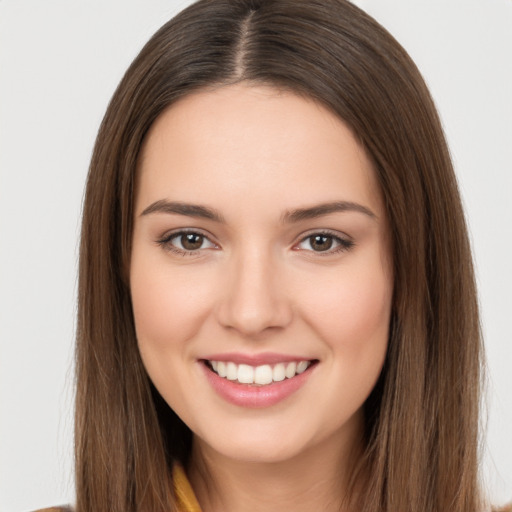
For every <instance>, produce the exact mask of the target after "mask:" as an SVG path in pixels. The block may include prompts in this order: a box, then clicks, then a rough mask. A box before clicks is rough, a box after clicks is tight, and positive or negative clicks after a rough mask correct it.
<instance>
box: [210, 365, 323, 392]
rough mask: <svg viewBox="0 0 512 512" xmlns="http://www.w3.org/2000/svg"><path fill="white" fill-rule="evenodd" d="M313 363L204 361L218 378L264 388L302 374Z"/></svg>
mask: <svg viewBox="0 0 512 512" xmlns="http://www.w3.org/2000/svg"><path fill="white" fill-rule="evenodd" d="M312 363H313V361H305V360H304V361H290V362H283V363H277V364H273V365H270V364H263V365H260V366H251V365H248V364H236V363H234V362H232V361H206V364H207V365H208V366H209V368H210V369H211V370H212V371H213V372H215V373H216V374H217V375H218V376H219V377H222V378H223V379H227V380H230V381H234V382H238V383H239V384H253V385H255V386H266V385H269V384H272V383H274V382H282V381H283V380H285V379H291V378H293V377H295V376H296V375H300V374H301V373H304V372H305V371H306V370H307V369H308V368H309V367H310V366H311V364H312Z"/></svg>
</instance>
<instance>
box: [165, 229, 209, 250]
mask: <svg viewBox="0 0 512 512" xmlns="http://www.w3.org/2000/svg"><path fill="white" fill-rule="evenodd" d="M184 235H197V236H200V237H203V239H204V240H207V241H208V242H209V243H210V244H212V245H213V246H214V247H217V244H215V243H214V242H212V241H211V240H210V238H209V237H208V236H207V235H205V234H204V233H202V232H201V231H198V230H197V229H190V230H188V229H182V230H180V231H175V232H173V233H168V234H165V235H164V236H163V237H162V238H160V239H158V240H157V243H158V245H160V246H161V247H162V248H163V249H165V250H166V251H169V252H173V253H175V254H178V255H179V256H198V255H199V252H200V251H201V250H204V249H196V250H194V251H191V250H186V249H180V248H178V247H175V246H174V245H172V243H171V242H172V241H173V240H175V239H179V238H181V237H182V236H184Z"/></svg>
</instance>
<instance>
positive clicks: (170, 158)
mask: <svg viewBox="0 0 512 512" xmlns="http://www.w3.org/2000/svg"><path fill="white" fill-rule="evenodd" d="M138 173H139V179H138V191H137V198H138V200H137V203H138V204H137V208H138V209H139V210H140V209H141V208H144V205H143V204H141V203H146V204H147V203H149V202H151V201H155V200H159V199H162V198H167V199H171V200H181V201H191V202H207V203H211V202H212V201H214V202H219V201H221V202H222V201H223V200H225V199H226V198H228V197H229V198H233V197H245V198H246V199H247V204H246V206H247V208H249V207H253V208H254V207H258V206H259V205H268V204H269V201H270V202H272V201H273V202H272V204H279V205H281V206H282V207H283V208H287V207H289V208H293V207H295V206H297V204H296V203H297V202H302V203H303V202H304V201H306V202H311V203H314V202H325V201H337V200H351V201H355V200H357V201H358V202H362V203H367V205H368V206H369V205H372V206H373V208H374V209H380V208H381V204H380V203H381V201H380V192H379V187H378V185H377V183H376V179H375V173H374V170H373V168H372V166H371V164H370V161H369V159H368V158H367V156H366V154H365V151H364V149H363V148H362V147H361V145H360V144H359V143H358V141H357V139H356V138H355V137H354V135H353V134H352V132H351V130H350V129H349V128H348V127H347V126H346V124H345V123H344V122H343V121H342V120H341V119H339V118H338V117H337V116H336V115H334V114H333V113H332V112H330V111H329V110H328V109H327V108H325V107H323V106H322V105H320V104H319V103H318V102H315V101H313V100H311V99H308V98H305V97H303V96H299V95H297V94H294V93H292V92H289V91H282V90H278V89H275V88H272V87H268V86H249V85H247V84H237V85H231V86H224V87H219V88H217V89H213V90H204V91H200V92H197V93H194V94H191V95H189V96H186V97H185V98H183V99H181V100H179V101H178V102H177V103H175V104H174V105H172V106H171V107H170V108H168V109H167V110H166V111H165V112H164V113H163V114H161V116H160V117H159V118H158V119H157V120H156V122H155V123H154V124H153V126H152V128H151V130H150V131H149V133H148V136H147V138H146V140H145V143H144V146H143V148H142V151H141V155H140V159H139V165H138ZM263 198H264V199H265V200H264V201H263ZM288 203H290V204H288ZM224 206H226V207H227V206H229V205H224ZM237 206H238V207H241V206H242V205H240V204H239V205H237Z"/></svg>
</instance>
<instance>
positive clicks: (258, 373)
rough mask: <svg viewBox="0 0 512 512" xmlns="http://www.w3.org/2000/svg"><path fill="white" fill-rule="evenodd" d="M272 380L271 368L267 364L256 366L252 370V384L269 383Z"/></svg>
mask: <svg viewBox="0 0 512 512" xmlns="http://www.w3.org/2000/svg"><path fill="white" fill-rule="evenodd" d="M271 382H272V368H271V367H270V366H269V365H268V364H264V365H263V366H257V367H256V370H254V384H260V385H263V384H270V383H271Z"/></svg>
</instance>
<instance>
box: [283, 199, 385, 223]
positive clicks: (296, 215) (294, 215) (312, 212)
mask: <svg viewBox="0 0 512 512" xmlns="http://www.w3.org/2000/svg"><path fill="white" fill-rule="evenodd" d="M338 212H358V213H362V214H364V215H367V216H368V217H370V218H371V219H377V216H376V215H375V214H374V213H373V212H372V211H371V210H370V209H369V208H367V207H366V206H363V205H362V204H359V203H353V202H351V201H334V202H331V203H323V204H319V205H315V206H312V207H310V208H298V209H296V210H291V211H288V212H286V213H285V214H284V215H283V221H284V222H286V223H293V222H300V221H302V220H309V219H316V218H318V217H323V216H324V215H329V214H331V213H338Z"/></svg>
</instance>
